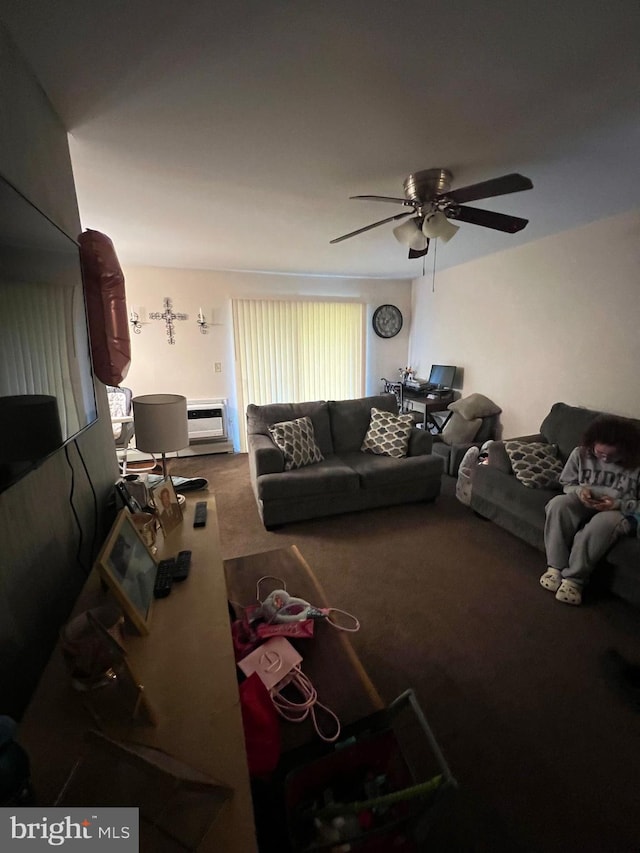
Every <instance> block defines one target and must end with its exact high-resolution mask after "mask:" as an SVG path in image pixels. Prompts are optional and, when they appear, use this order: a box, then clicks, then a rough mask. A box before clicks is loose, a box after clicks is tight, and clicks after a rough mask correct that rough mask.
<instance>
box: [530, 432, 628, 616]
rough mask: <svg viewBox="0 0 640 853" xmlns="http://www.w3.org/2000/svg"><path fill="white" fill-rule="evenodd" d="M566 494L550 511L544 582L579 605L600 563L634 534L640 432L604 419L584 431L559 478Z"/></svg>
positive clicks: (551, 504) (560, 598)
mask: <svg viewBox="0 0 640 853" xmlns="http://www.w3.org/2000/svg"><path fill="white" fill-rule="evenodd" d="M560 483H561V484H562V486H563V490H564V494H562V495H558V496H557V497H555V498H552V499H551V500H550V501H549V503H548V504H547V506H546V522H545V528H544V541H545V548H546V552H547V566H548V568H547V571H546V572H545V573H544V574H543V575H542V577H541V578H540V583H541V584H542V586H543V587H544V588H545V589H548V590H551V592H555V595H556V598H557V599H558V601H562V602H564V603H565V604H580V603H581V602H582V588H583V586H584V585H585V583H586V582H587V581H588V580H589V577H590V575H591V572H592V571H593V570H594V568H595V567H596V565H597V564H598V561H599V560H600V559H601V558H602V557H603V556H604V555H605V554H606V552H607V551H608V550H609V548H611V546H612V545H613V544H614V543H615V542H616V540H617V539H619V538H620V536H624V535H626V534H627V533H629V532H630V530H631V528H632V524H631V517H632V516H634V515H636V514H637V513H638V512H639V511H640V429H639V428H638V427H637V425H636V424H635V423H634V422H633V421H631V420H628V419H626V418H619V417H614V416H612V415H601V416H599V417H597V418H595V419H594V420H593V421H592V422H591V423H590V424H589V426H588V427H587V429H586V430H585V433H584V435H583V437H582V440H581V442H580V445H579V446H578V447H576V448H575V449H574V450H572V451H571V454H570V456H569V458H568V459H567V463H566V465H565V466H564V469H563V471H562V474H561V475H560Z"/></svg>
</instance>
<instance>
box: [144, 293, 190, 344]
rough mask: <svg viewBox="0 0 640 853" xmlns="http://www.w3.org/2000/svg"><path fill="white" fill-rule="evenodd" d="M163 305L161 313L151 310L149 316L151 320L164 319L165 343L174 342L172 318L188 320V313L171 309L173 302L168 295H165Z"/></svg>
mask: <svg viewBox="0 0 640 853" xmlns="http://www.w3.org/2000/svg"><path fill="white" fill-rule="evenodd" d="M163 305H164V311H163V312H162V313H160V312H159V311H152V312H151V313H150V314H149V317H150V318H151V319H152V320H164V322H165V327H166V332H167V339H168V340H167V343H168V344H175V342H176V339H175V337H174V334H173V333H174V326H173V321H174V320H188V319H189V315H188V314H176V313H175V311H174V310H173V302H172V301H171V297H170V296H165V298H164V302H163Z"/></svg>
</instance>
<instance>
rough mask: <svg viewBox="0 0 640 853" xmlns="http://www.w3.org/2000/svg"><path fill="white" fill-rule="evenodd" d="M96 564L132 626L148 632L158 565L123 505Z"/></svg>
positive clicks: (145, 632)
mask: <svg viewBox="0 0 640 853" xmlns="http://www.w3.org/2000/svg"><path fill="white" fill-rule="evenodd" d="M96 567H97V569H98V572H99V574H100V577H101V578H102V579H103V580H104V582H105V583H106V585H107V586H108V587H109V589H110V590H111V592H112V594H113V596H114V598H115V599H116V601H117V602H118V604H119V605H120V607H121V609H122V611H123V613H124V615H125V616H126V617H127V618H128V620H129V621H130V622H131V624H132V625H133V626H134V628H135V629H136V630H137V631H138V633H139V634H142V635H145V634H148V633H149V624H150V619H151V606H152V604H153V600H154V596H153V588H154V585H155V582H156V574H157V570H158V564H157V562H156V559H155V558H154V556H153V554H152V553H151V551H150V550H149V548H147V546H146V545H145V543H144V540H143V538H142V535H141V533H140V532H139V531H138V529H137V528H136V526H135V524H134V522H133V517H132V514H131V513H130V512H129V510H128V509H127V508H126V507H123V508H122V509H121V510H120V512H119V513H118V515H117V516H116V520H115V521H114V523H113V526H112V528H111V530H110V532H109V535H108V536H107V539H106V540H105V543H104V545H103V546H102V549H101V551H100V553H99V554H98V557H97V559H96Z"/></svg>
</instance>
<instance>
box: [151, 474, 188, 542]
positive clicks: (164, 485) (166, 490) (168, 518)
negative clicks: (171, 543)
mask: <svg viewBox="0 0 640 853" xmlns="http://www.w3.org/2000/svg"><path fill="white" fill-rule="evenodd" d="M150 492H151V498H152V500H153V505H154V506H155V508H156V514H157V516H158V521H159V522H160V525H161V527H162V532H163V533H164V535H165V537H166V536H168V535H169V534H170V533H171V531H172V530H175V528H176V527H178V525H180V524H181V523H182V509H181V507H180V504H179V502H178V495H177V494H176V490H175V487H174V485H173V480H172V479H171V477H165V478H164V479H163V480H161V481H160V482H159V483H158V484H157V485H155V486H153V487H152V488H151V489H150Z"/></svg>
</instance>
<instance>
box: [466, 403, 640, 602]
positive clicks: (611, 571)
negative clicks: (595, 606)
mask: <svg viewBox="0 0 640 853" xmlns="http://www.w3.org/2000/svg"><path fill="white" fill-rule="evenodd" d="M600 414H605V413H604V412H596V411H593V410H591V409H583V408H580V407H577V406H568V405H567V404H566V403H554V405H553V406H552V407H551V411H550V412H549V414H548V415H547V416H546V417H545V419H544V420H543V421H542V424H541V426H540V432H539V433H536V434H535V435H530V436H518V439H519V440H520V441H523V440H529V441H542V442H547V443H549V444H555V445H557V447H558V455H559V456H560V458H561V460H562V461H563V462H565V461H566V459H567V457H568V456H569V454H570V453H571V451H572V450H573V448H574V447H576V446H577V445H578V444H579V443H580V438H581V436H582V433H583V432H584V430H585V428H586V427H587V425H588V424H589V423H590V422H591V421H592V420H593V419H594V418H595V417H597V416H598V415H600ZM488 450H489V464H488V465H478V466H476V468H474V470H473V473H472V491H471V508H472V509H473V510H475V512H477V513H478V515H481V516H484V517H485V518H488V519H490V520H491V521H495V523H496V524H499V525H500V526H501V527H504V528H505V530H508V531H509V532H510V533H513V534H515V535H516V536H519V537H520V538H521V539H524V540H525V541H526V542H528V543H529V544H530V545H533V546H534V547H535V548H538V549H539V550H541V551H543V552H544V521H545V513H544V508H545V506H546V504H547V502H548V501H549V500H550V499H551V498H552V497H554V495H556V494H558V493H559V492H560V491H561V489H560V487H559V486H558V487H557V488H556V489H535V488H528V487H527V486H525V485H523V484H522V483H521V482H520V481H519V480H518V479H517V478H516V477H515V476H514V474H513V472H512V470H511V463H510V461H509V457H508V455H507V453H506V451H505V449H504V442H502V441H497V442H494V443H493V444H491V445H490V446H489V448H488ZM601 568H602V570H600V568H599V570H598V571H597V572H596V573H595V574H594V581H596V582H597V583H598V584H600V585H602V586H603V587H606V588H608V589H610V590H611V591H612V592H613V593H615V594H616V595H618V596H620V597H621V598H624V599H626V600H627V601H629V602H630V603H631V604H634V605H636V606H640V571H639V569H640V539H638V538H637V537H631V536H627V537H624V538H623V539H621V540H619V541H618V542H616V544H615V545H614V547H613V548H612V549H611V550H610V551H609V553H608V554H607V556H606V558H605V562H604V564H603V566H602V567H601Z"/></svg>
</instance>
